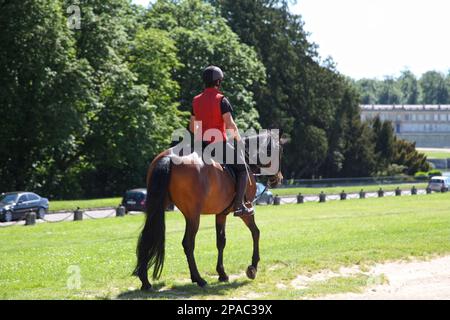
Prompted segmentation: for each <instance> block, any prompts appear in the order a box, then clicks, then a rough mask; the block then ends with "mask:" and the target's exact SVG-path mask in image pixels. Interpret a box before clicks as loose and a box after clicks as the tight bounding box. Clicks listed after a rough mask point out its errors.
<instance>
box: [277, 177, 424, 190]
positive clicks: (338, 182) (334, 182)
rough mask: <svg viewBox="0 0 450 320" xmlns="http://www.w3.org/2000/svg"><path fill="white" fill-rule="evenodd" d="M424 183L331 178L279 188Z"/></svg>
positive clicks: (287, 183)
mask: <svg viewBox="0 0 450 320" xmlns="http://www.w3.org/2000/svg"><path fill="white" fill-rule="evenodd" d="M424 182H426V181H424V180H419V179H415V178H414V177H410V176H392V177H366V178H333V179H290V180H284V181H283V182H282V184H281V186H280V188H321V187H322V188H325V187H341V186H363V185H386V184H411V183H424Z"/></svg>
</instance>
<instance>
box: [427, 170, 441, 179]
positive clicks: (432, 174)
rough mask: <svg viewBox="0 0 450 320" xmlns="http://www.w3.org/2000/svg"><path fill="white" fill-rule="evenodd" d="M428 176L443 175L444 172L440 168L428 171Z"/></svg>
mask: <svg viewBox="0 0 450 320" xmlns="http://www.w3.org/2000/svg"><path fill="white" fill-rule="evenodd" d="M428 176H429V177H430V178H431V177H436V176H442V172H441V171H439V170H431V171H429V172H428Z"/></svg>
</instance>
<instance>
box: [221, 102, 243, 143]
mask: <svg viewBox="0 0 450 320" xmlns="http://www.w3.org/2000/svg"><path fill="white" fill-rule="evenodd" d="M220 108H221V110H222V118H223V121H224V122H225V129H227V131H228V132H230V133H231V135H232V137H233V139H236V141H240V140H241V136H240V135H239V129H238V127H237V125H236V123H235V122H234V119H233V115H232V112H233V107H232V106H231V103H230V101H228V99H227V98H225V97H224V98H223V99H222V102H221V104H220Z"/></svg>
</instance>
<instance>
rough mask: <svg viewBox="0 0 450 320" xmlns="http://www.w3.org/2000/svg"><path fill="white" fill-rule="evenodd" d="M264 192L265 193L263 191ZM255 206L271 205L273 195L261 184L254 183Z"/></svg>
mask: <svg viewBox="0 0 450 320" xmlns="http://www.w3.org/2000/svg"><path fill="white" fill-rule="evenodd" d="M264 190H265V191H264ZM256 198H257V200H256V204H273V198H274V197H273V194H272V192H270V191H269V190H266V187H265V186H264V185H263V184H262V183H259V182H258V183H256Z"/></svg>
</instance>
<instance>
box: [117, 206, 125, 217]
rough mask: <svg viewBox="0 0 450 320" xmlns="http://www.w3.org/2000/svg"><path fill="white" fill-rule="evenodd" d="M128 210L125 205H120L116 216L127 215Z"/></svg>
mask: <svg viewBox="0 0 450 320" xmlns="http://www.w3.org/2000/svg"><path fill="white" fill-rule="evenodd" d="M126 212H127V210H126V209H125V207H124V206H122V205H120V206H118V207H117V209H116V217H125V214H126Z"/></svg>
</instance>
